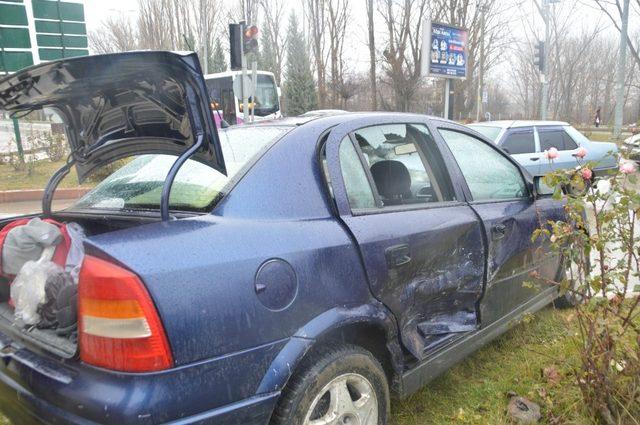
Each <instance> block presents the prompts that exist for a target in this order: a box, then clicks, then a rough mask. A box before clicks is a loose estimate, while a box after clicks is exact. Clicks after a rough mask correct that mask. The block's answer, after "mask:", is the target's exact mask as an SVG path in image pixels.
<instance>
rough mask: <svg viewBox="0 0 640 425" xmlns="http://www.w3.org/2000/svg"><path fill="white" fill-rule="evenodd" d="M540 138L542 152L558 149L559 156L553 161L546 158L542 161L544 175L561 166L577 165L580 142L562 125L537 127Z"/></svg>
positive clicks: (541, 169)
mask: <svg viewBox="0 0 640 425" xmlns="http://www.w3.org/2000/svg"><path fill="white" fill-rule="evenodd" d="M536 130H537V132H538V138H539V139H540V150H541V151H542V152H544V151H546V150H549V149H551V148H556V149H558V158H556V159H554V160H553V162H550V161H548V160H546V159H545V160H544V161H542V163H541V168H540V174H542V175H544V174H546V173H548V172H550V171H553V170H557V169H559V168H574V167H576V165H577V163H576V157H575V156H574V155H575V153H576V150H577V149H578V144H577V143H576V142H575V141H574V140H573V139H572V138H571V137H570V136H569V135H568V134H567V132H566V131H564V129H563V128H562V127H559V126H549V127H547V126H545V127H536Z"/></svg>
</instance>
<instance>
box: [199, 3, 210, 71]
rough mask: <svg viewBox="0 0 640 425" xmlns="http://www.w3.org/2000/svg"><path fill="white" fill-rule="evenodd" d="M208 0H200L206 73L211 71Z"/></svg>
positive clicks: (203, 60)
mask: <svg viewBox="0 0 640 425" xmlns="http://www.w3.org/2000/svg"><path fill="white" fill-rule="evenodd" d="M206 1H207V0H200V19H201V28H202V56H203V58H202V63H203V64H204V73H205V75H206V74H208V73H209V28H208V27H209V20H208V19H207V8H206V3H205V2H206Z"/></svg>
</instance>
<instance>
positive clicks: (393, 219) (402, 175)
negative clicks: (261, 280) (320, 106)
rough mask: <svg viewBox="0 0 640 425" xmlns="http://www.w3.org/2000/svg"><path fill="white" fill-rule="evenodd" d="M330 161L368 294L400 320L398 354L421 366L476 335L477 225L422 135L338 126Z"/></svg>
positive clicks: (390, 126) (480, 263)
mask: <svg viewBox="0 0 640 425" xmlns="http://www.w3.org/2000/svg"><path fill="white" fill-rule="evenodd" d="M376 122H377V123H379V122H380V120H379V119H378V120H376ZM326 158H327V163H328V169H329V174H330V179H331V182H332V187H333V193H334V196H335V201H336V204H337V207H338V210H339V213H340V216H341V218H342V220H343V222H344V223H345V224H346V226H347V227H348V228H349V230H350V231H351V233H352V234H353V237H354V238H355V240H356V241H357V242H358V245H359V248H360V250H361V254H362V258H363V262H364V265H365V268H366V272H367V275H368V278H369V283H370V287H371V291H372V293H373V295H374V296H375V297H376V298H377V299H378V300H380V301H381V302H383V303H384V304H385V305H386V306H387V307H388V308H389V309H390V310H391V311H392V312H393V313H394V315H395V316H396V318H397V320H398V325H399V331H400V335H401V340H402V343H403V344H404V346H405V347H406V348H407V349H408V350H409V351H410V352H411V353H412V354H413V355H414V356H415V357H416V358H418V359H423V358H424V357H425V355H426V354H428V353H429V352H431V351H432V350H433V349H435V348H438V347H441V346H442V345H443V344H444V343H446V342H448V341H451V340H452V339H455V338H456V337H458V336H461V335H463V334H465V333H466V332H470V331H474V330H475V329H477V328H478V326H479V322H478V312H477V305H478V301H479V299H480V297H481V295H482V291H483V280H484V264H485V254H484V243H483V234H482V226H481V223H480V221H479V220H478V217H477V216H476V214H475V213H474V212H473V210H472V209H471V208H470V207H469V206H468V205H467V204H466V203H464V202H462V198H461V196H462V195H461V193H460V192H459V191H458V189H457V187H456V186H455V185H454V184H452V181H451V178H450V175H449V173H448V171H447V165H446V164H445V162H444V161H443V158H442V156H441V154H440V149H439V147H438V145H437V143H436V142H435V140H434V138H433V137H432V135H431V133H430V131H429V130H428V128H427V126H426V125H424V124H423V123H397V122H390V123H386V124H382V125H370V126H365V125H362V124H361V126H360V128H353V124H352V123H350V124H348V125H347V124H343V125H341V126H338V127H337V128H336V129H335V130H334V131H332V133H331V134H330V136H329V141H328V142H327V147H326Z"/></svg>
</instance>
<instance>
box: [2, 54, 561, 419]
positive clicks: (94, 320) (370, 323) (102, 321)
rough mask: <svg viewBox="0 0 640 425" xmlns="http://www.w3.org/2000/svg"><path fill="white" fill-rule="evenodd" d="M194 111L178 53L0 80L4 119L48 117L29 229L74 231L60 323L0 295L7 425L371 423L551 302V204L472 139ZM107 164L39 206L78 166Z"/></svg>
mask: <svg viewBox="0 0 640 425" xmlns="http://www.w3.org/2000/svg"><path fill="white" fill-rule="evenodd" d="M209 104H210V102H209V96H208V94H207V91H206V86H205V84H204V81H203V78H202V74H201V70H200V67H199V65H198V59H197V57H196V56H195V55H193V54H176V53H168V52H135V53H124V54H118V55H104V56H89V57H83V58H74V59H65V60H61V61H57V62H50V63H47V64H43V65H39V66H35V67H31V68H28V69H26V70H23V71H21V72H19V73H16V74H14V75H11V76H9V77H6V78H5V79H3V80H1V81H0V109H2V110H4V111H8V112H10V113H13V114H18V115H20V114H23V113H27V112H29V111H32V110H37V109H41V108H51V109H53V110H56V111H57V112H58V113H59V114H60V116H61V117H62V119H63V121H64V123H65V124H66V129H67V140H68V143H69V150H70V152H71V154H70V155H69V159H68V161H67V164H66V165H65V166H64V167H63V168H62V169H61V170H60V171H58V172H57V173H56V174H55V175H53V176H52V178H51V180H50V181H49V184H48V187H47V190H46V193H45V196H44V199H43V213H42V214H40V215H38V216H39V217H42V218H44V219H51V220H55V221H56V222H57V223H77V225H79V226H81V227H82V229H83V231H84V233H85V235H86V237H85V239H84V242H83V245H84V253H85V256H84V260H83V262H82V266H81V269H80V272H79V276H78V290H77V330H76V331H75V332H73V333H72V334H71V335H60V334H59V333H58V332H56V331H55V330H52V329H40V328H38V327H37V326H35V327H34V326H30V327H21V326H17V325H16V323H15V321H14V320H13V317H12V314H13V312H12V306H11V303H10V302H9V299H8V298H7V297H4V298H3V299H2V300H0V301H1V303H0V358H2V362H0V409H1V410H2V411H3V412H4V413H5V414H6V415H7V416H9V417H10V418H13V419H14V421H15V423H25V422H29V421H34V422H44V423H74V424H84V423H119V424H156V423H166V422H170V423H176V424H191V423H213V424H268V423H270V424H274V425H278V424H279V425H282V424H305V425H307V424H308V425H313V424H338V423H339V424H361V425H364V424H385V423H387V421H388V418H389V405H390V398H391V396H392V395H395V396H399V397H403V396H407V395H409V394H411V393H413V392H415V391H416V390H418V389H419V388H420V387H422V386H423V385H425V384H426V383H428V382H429V381H430V380H431V379H433V378H434V377H436V376H437V375H438V374H440V373H442V372H444V371H445V370H447V368H449V367H451V366H452V365H453V364H455V363H456V362H458V361H460V360H462V359H463V358H465V356H467V355H469V354H470V353H472V352H473V351H475V350H477V349H478V348H479V347H481V346H483V345H484V344H486V343H488V342H489V341H491V340H492V339H494V338H495V337H497V336H498V335H500V334H501V333H503V332H505V331H506V330H507V329H508V328H509V327H511V326H512V325H513V324H514V323H515V322H516V320H517V319H518V318H519V317H521V316H522V315H524V314H527V313H531V312H535V311H537V310H539V309H541V308H543V307H544V306H546V305H547V304H549V303H550V302H552V301H553V300H554V299H555V298H557V297H558V289H557V288H556V287H554V286H549V285H547V284H545V283H542V282H543V279H541V280H540V282H537V281H536V282H533V283H531V284H525V282H528V281H531V280H532V278H531V274H532V272H535V273H537V274H538V275H539V276H540V277H542V278H547V279H555V278H557V277H558V276H559V275H561V274H562V273H563V272H564V267H563V266H562V259H561V258H558V256H557V255H555V254H554V253H553V252H552V251H551V249H550V248H549V247H548V246H546V245H545V242H544V241H541V240H538V241H532V240H531V234H532V232H533V230H534V229H536V228H537V227H539V226H540V224H541V223H544V222H546V221H547V220H557V219H561V218H562V217H563V215H564V212H563V205H562V202H559V201H555V200H553V199H552V198H551V196H549V195H548V194H545V193H543V192H542V189H541V187H542V185H539V183H538V179H534V178H532V177H531V176H530V175H529V174H528V173H527V172H526V171H524V170H523V169H522V167H521V166H520V165H518V164H517V163H516V162H515V161H514V160H513V159H512V158H511V157H509V156H508V155H507V154H506V153H504V152H503V151H502V150H500V149H499V148H497V147H496V146H495V145H494V144H493V143H492V142H491V141H489V140H487V139H485V138H483V136H481V135H479V134H478V133H476V132H474V131H472V130H470V129H468V128H467V127H464V126H461V125H458V124H456V123H453V122H451V121H446V120H442V119H438V118H433V117H427V116H423V115H413V114H401V113H350V114H341V115H335V116H322V117H308V118H301V119H295V120H293V119H284V120H278V121H272V122H269V123H260V124H256V125H246V126H241V127H230V128H225V129H220V130H217V129H216V126H215V124H214V120H213V116H212V112H211V109H210V106H209ZM114 162H115V163H117V164H118V167H116V169H115V171H112V172H111V174H110V175H108V176H107V177H106V178H104V179H103V180H102V181H101V182H100V183H99V184H97V185H96V186H95V187H94V188H93V189H92V190H91V191H90V192H89V193H87V194H86V195H85V196H84V197H82V198H81V199H80V200H79V201H77V202H76V203H75V204H74V205H72V206H71V207H68V208H65V209H63V210H56V209H55V208H52V199H53V198H54V194H55V188H56V187H57V186H58V184H59V183H60V181H61V180H62V179H63V178H64V177H65V176H66V175H68V174H69V172H70V171H71V170H72V169H75V171H76V173H77V176H78V178H79V179H80V180H81V181H84V180H85V179H87V178H88V177H89V176H90V175H91V174H92V173H94V172H96V171H98V170H103V169H104V167H105V166H107V165H109V164H113V163H114ZM11 222H12V220H5V221H3V222H0V228H1V227H4V226H7V225H10V223H11ZM0 230H1V229H0Z"/></svg>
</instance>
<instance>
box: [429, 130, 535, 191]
mask: <svg viewBox="0 0 640 425" xmlns="http://www.w3.org/2000/svg"><path fill="white" fill-rule="evenodd" d="M439 131H440V134H441V135H442V137H443V138H444V140H445V142H446V143H447V145H448V146H449V149H450V150H451V152H452V153H453V156H454V157H455V159H456V162H457V163H458V166H459V167H460V170H461V171H462V174H463V176H464V178H465V180H466V182H467V185H468V186H469V190H470V191H471V196H473V200H475V201H485V200H492V199H495V200H499V199H513V198H523V197H526V196H527V195H528V192H527V186H526V184H525V181H524V179H523V178H522V174H521V173H520V170H519V169H518V167H517V166H516V165H514V164H513V163H512V162H511V161H509V160H508V159H507V158H506V157H505V156H504V155H502V154H501V153H500V152H498V151H496V150H495V149H493V148H492V147H491V146H489V145H487V144H486V143H485V142H483V141H481V140H479V139H476V138H475V137H473V136H470V135H468V134H465V133H460V132H457V131H452V130H445V129H440V130H439Z"/></svg>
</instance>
